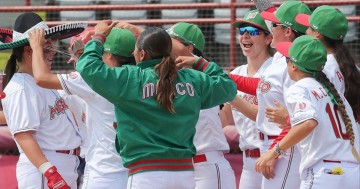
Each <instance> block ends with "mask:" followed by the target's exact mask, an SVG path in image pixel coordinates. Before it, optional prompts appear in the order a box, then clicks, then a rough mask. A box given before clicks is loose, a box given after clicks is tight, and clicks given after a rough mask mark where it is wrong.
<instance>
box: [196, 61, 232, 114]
mask: <svg viewBox="0 0 360 189" xmlns="http://www.w3.org/2000/svg"><path fill="white" fill-rule="evenodd" d="M194 69H196V70H199V71H202V72H203V73H204V74H200V75H199V77H198V78H199V79H200V80H201V82H200V83H201V85H200V86H201V87H200V88H201V92H200V93H201V97H202V101H201V109H207V108H211V107H214V106H216V105H219V104H222V103H225V102H228V101H232V100H233V99H234V98H235V95H236V93H237V91H236V84H235V83H234V82H233V81H232V79H231V78H230V77H229V76H228V74H227V73H225V72H224V70H223V69H221V68H220V67H219V66H218V65H217V64H216V63H214V62H207V61H206V60H205V59H203V61H199V62H197V65H194Z"/></svg>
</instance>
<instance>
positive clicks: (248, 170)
mask: <svg viewBox="0 0 360 189" xmlns="http://www.w3.org/2000/svg"><path fill="white" fill-rule="evenodd" d="M257 159H258V158H253V157H246V155H245V154H244V153H243V169H242V172H241V177H240V185H239V189H260V188H261V180H262V178H263V176H262V174H260V173H258V172H256V171H255V163H256V160H257Z"/></svg>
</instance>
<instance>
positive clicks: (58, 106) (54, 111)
mask: <svg viewBox="0 0 360 189" xmlns="http://www.w3.org/2000/svg"><path fill="white" fill-rule="evenodd" d="M67 109H69V108H68V106H67V105H66V103H65V101H64V99H62V98H60V99H56V101H55V105H54V106H49V111H50V120H52V119H54V118H55V116H56V115H60V114H63V113H65V110H67Z"/></svg>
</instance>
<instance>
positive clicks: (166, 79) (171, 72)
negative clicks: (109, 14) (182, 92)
mask: <svg viewBox="0 0 360 189" xmlns="http://www.w3.org/2000/svg"><path fill="white" fill-rule="evenodd" d="M136 47H137V48H138V50H144V51H145V52H146V53H147V54H148V55H149V56H150V59H160V58H161V59H162V60H161V63H160V64H158V65H156V66H155V69H154V70H155V73H156V74H157V76H158V81H157V84H156V101H157V102H158V103H159V104H161V105H162V107H163V108H165V109H166V110H167V111H169V112H171V113H175V109H174V106H173V100H174V98H175V85H174V81H175V80H176V78H177V74H176V73H177V70H176V67H175V61H174V59H173V58H172V57H171V56H170V52H171V48H172V43H171V38H170V36H169V34H168V33H167V32H166V31H165V30H163V29H161V28H158V27H150V28H148V29H146V30H145V31H144V32H142V33H141V35H140V37H139V38H138V40H137V42H136Z"/></svg>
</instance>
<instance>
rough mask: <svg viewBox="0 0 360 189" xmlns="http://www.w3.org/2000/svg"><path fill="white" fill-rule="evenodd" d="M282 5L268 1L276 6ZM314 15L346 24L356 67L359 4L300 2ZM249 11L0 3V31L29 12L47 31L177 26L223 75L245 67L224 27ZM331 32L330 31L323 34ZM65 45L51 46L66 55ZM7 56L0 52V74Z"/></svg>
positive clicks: (124, 0)
mask: <svg viewBox="0 0 360 189" xmlns="http://www.w3.org/2000/svg"><path fill="white" fill-rule="evenodd" d="M283 1H284V0H276V1H273V3H274V5H276V6H278V5H279V4H281V2H283ZM303 2H305V3H306V4H308V5H309V7H311V9H315V8H316V7H317V6H320V5H324V4H328V5H332V6H335V7H338V8H339V9H340V10H341V11H342V12H343V13H344V14H345V15H346V16H347V17H348V19H349V31H348V33H347V35H346V38H345V42H346V43H347V44H348V45H349V46H350V49H352V51H353V53H354V54H355V56H354V57H355V58H356V60H357V62H359V59H360V40H359V39H360V34H359V30H360V28H359V23H360V16H359V15H360V1H357V0H348V1H345V0H335V1H334V0H320V1H314V0H303ZM254 8H255V6H254V4H253V3H252V2H251V1H250V0H0V18H1V21H0V27H5V28H13V24H14V22H15V19H16V17H17V16H18V15H19V14H21V12H26V11H34V12H37V13H38V14H39V15H41V16H42V17H43V19H44V20H45V21H46V22H47V24H48V25H49V26H53V25H58V24H62V23H69V22H75V21H86V22H89V24H90V25H94V24H96V20H103V19H111V20H122V21H128V22H130V23H133V24H136V25H140V26H142V27H148V26H160V27H163V28H165V29H166V28H168V27H169V26H170V25H171V24H174V23H176V22H179V21H187V22H191V23H195V24H198V25H199V26H200V28H201V29H202V31H203V33H204V35H205V37H206V46H205V49H204V52H205V57H206V58H208V59H209V60H212V61H214V62H216V63H218V64H219V65H220V66H222V67H223V68H225V69H227V70H231V69H232V68H234V67H236V66H239V65H242V64H245V63H246V62H245V58H244V56H243V55H242V52H241V49H240V47H239V45H238V37H237V36H238V32H237V30H236V29H235V28H234V27H232V26H231V25H230V23H232V22H233V21H235V19H236V18H242V17H243V16H244V14H245V13H246V12H247V11H248V10H249V9H254ZM77 9H78V10H77ZM79 9H81V10H79ZM329 29H331V28H329ZM68 45H69V40H63V41H61V42H59V44H57V46H58V48H60V49H61V50H63V51H67V48H68ZM9 53H10V51H0V71H1V69H3V67H4V65H5V63H6V61H7V59H8V57H9V56H10V54H9ZM67 59H68V58H67V57H65V56H64V55H61V54H57V55H56V57H55V61H54V64H53V67H52V69H53V71H54V72H56V73H62V72H68V71H69V70H72V69H73V67H72V65H69V64H66V62H67Z"/></svg>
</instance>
